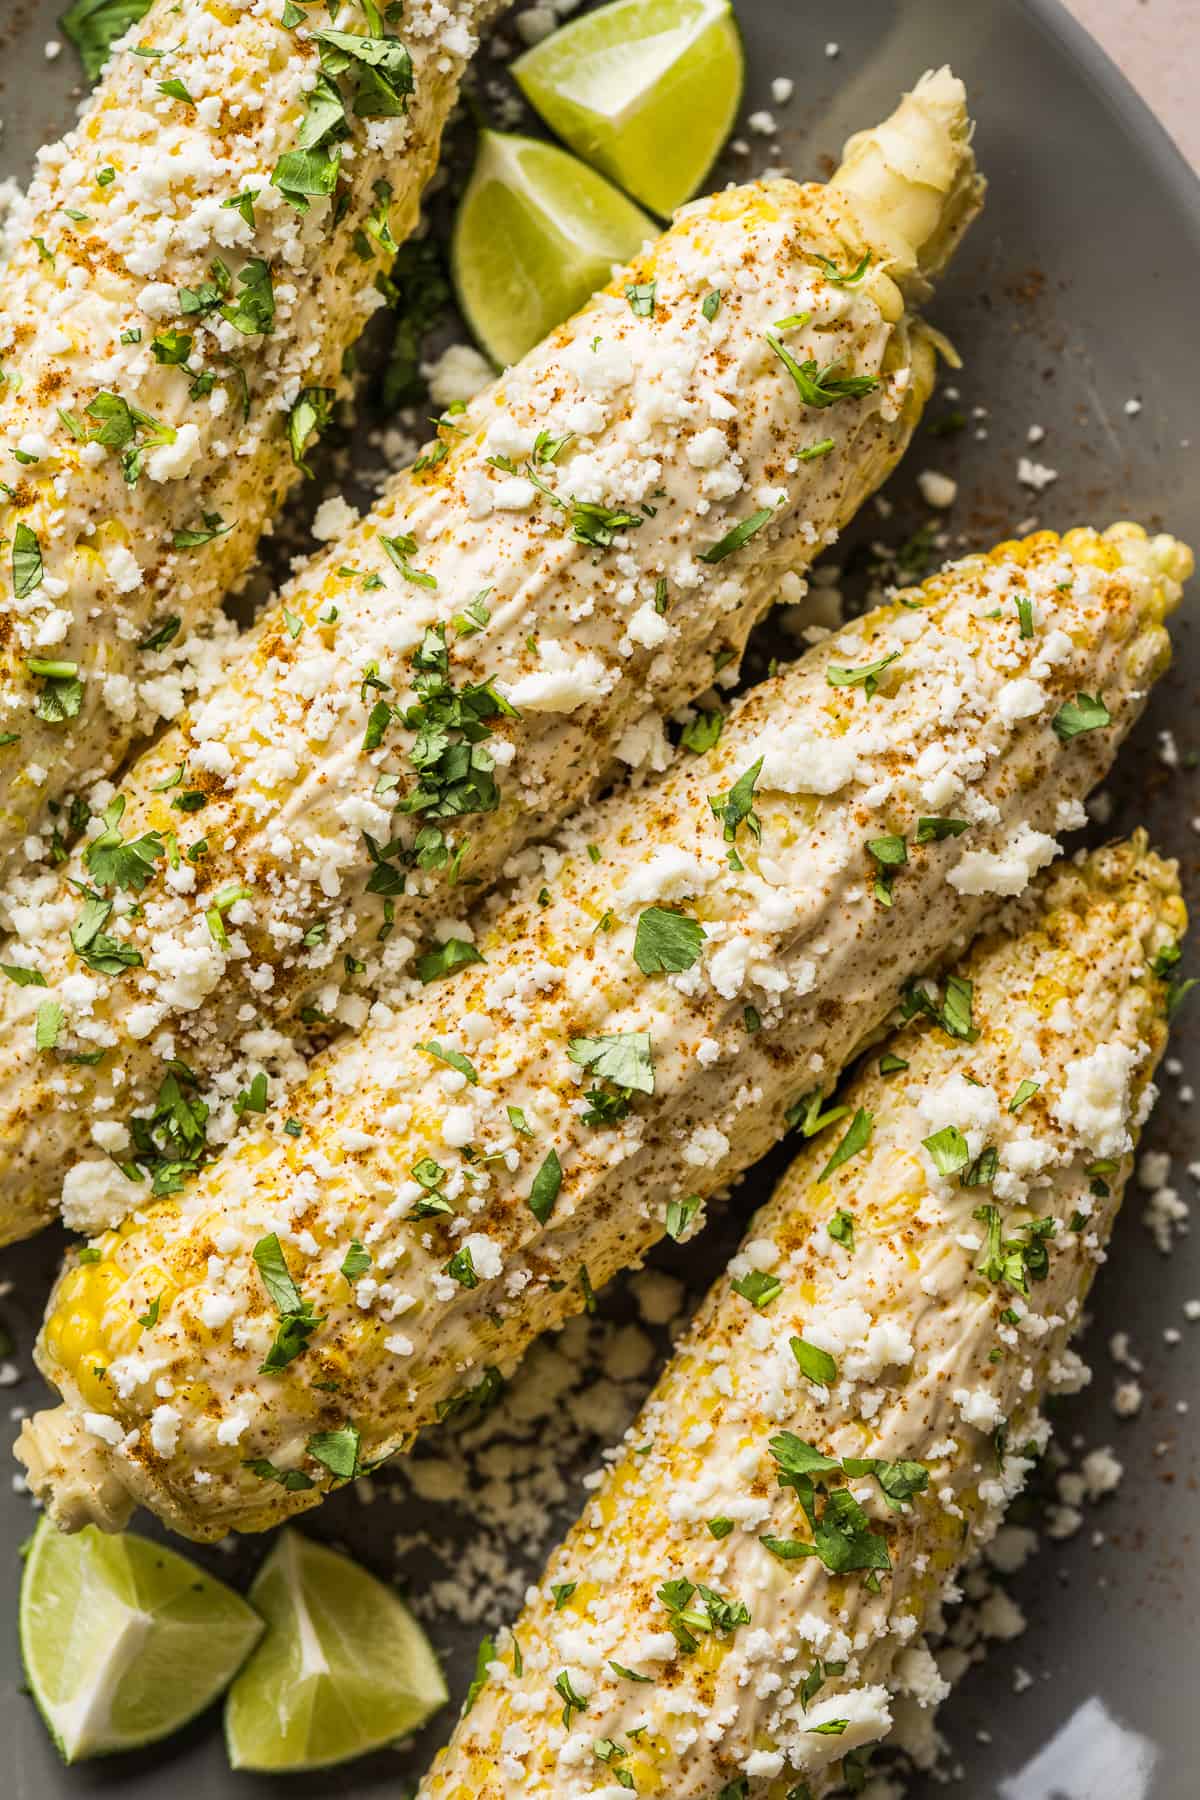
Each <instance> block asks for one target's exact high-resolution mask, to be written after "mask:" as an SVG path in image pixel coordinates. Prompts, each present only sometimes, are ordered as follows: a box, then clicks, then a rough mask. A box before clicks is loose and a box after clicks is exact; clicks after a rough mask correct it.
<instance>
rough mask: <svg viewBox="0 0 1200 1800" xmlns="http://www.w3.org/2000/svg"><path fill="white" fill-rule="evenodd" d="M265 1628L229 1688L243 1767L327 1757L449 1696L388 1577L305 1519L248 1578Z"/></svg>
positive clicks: (294, 1765)
mask: <svg viewBox="0 0 1200 1800" xmlns="http://www.w3.org/2000/svg"><path fill="white" fill-rule="evenodd" d="M250 1599H251V1601H252V1602H253V1604H254V1606H255V1607H256V1608H257V1610H258V1611H259V1612H260V1613H261V1614H262V1616H263V1618H264V1619H265V1620H266V1621H267V1632H266V1636H265V1637H264V1638H263V1640H262V1642H261V1643H260V1644H259V1646H258V1649H257V1650H256V1651H255V1653H254V1655H253V1656H252V1657H251V1658H250V1660H249V1662H248V1663H247V1664H246V1666H245V1668H244V1669H243V1670H242V1672H241V1674H240V1675H239V1676H238V1678H237V1680H236V1681H235V1682H234V1684H233V1686H232V1688H231V1689H230V1691H229V1698H228V1700H227V1701H226V1703H225V1738H226V1743H227V1745H228V1748H229V1760H230V1762H231V1763H232V1764H233V1766H234V1768H235V1769H262V1770H298V1769H323V1768H327V1767H328V1766H329V1765H330V1764H331V1763H340V1762H348V1761H349V1760H350V1758H351V1757H353V1756H364V1755H366V1753H367V1752H368V1751H369V1750H378V1749H380V1748H381V1747H382V1746H383V1745H385V1744H390V1743H392V1742H394V1741H395V1739H396V1738H400V1737H406V1736H407V1735H408V1734H409V1733H410V1732H413V1731H415V1730H416V1729H417V1727H418V1726H420V1725H423V1724H424V1723H425V1720H426V1719H427V1718H429V1716H430V1714H431V1713H433V1712H436V1710H437V1708H438V1707H439V1706H442V1705H444V1704H445V1701H446V1697H447V1696H446V1684H445V1682H444V1680H443V1679H442V1671H441V1669H440V1667H439V1666H438V1661H437V1658H436V1657H435V1655H434V1653H433V1651H432V1649H431V1648H430V1645H429V1641H428V1639H427V1638H426V1636H425V1634H424V1632H423V1631H422V1630H421V1628H420V1626H419V1625H418V1624H417V1622H416V1620H415V1619H414V1618H413V1616H412V1614H411V1613H410V1612H409V1610H408V1608H407V1607H406V1606H405V1605H404V1603H403V1601H402V1600H401V1599H400V1598H399V1596H398V1595H397V1594H395V1593H394V1592H393V1591H392V1589H391V1588H389V1587H385V1586H384V1584H383V1583H382V1582H380V1581H376V1579H375V1577H374V1576H373V1575H369V1574H368V1573H367V1571H366V1570H365V1569H360V1568H359V1566H358V1564H357V1563H353V1562H351V1561H350V1559H349V1558H348V1557H345V1556H339V1555H338V1553H337V1552H336V1551H335V1550H327V1549H325V1547H324V1546H323V1545H321V1544H316V1543H314V1542H313V1541H312V1539H311V1538H306V1537H302V1536H301V1535H300V1533H299V1532H297V1531H285V1532H283V1533H282V1534H281V1536H280V1537H279V1539H278V1540H277V1542H276V1544H275V1546H274V1548H273V1549H272V1551H271V1553H270V1555H269V1556H268V1557H267V1560H266V1562H265V1563H264V1564H263V1566H262V1568H261V1569H260V1570H259V1572H258V1575H257V1576H256V1578H255V1581H254V1585H253V1587H252V1588H251V1589H250Z"/></svg>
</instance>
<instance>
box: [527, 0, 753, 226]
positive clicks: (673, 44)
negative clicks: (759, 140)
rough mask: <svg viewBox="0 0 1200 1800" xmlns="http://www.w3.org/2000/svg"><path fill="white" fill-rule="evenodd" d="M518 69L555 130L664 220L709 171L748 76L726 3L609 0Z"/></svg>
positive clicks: (531, 98) (531, 52)
mask: <svg viewBox="0 0 1200 1800" xmlns="http://www.w3.org/2000/svg"><path fill="white" fill-rule="evenodd" d="M512 70H513V74H514V75H515V77H516V79H517V82H518V83H519V85H520V87H521V91H522V92H523V93H524V95H525V98H526V99H527V100H528V101H529V104H530V105H531V106H532V107H533V108H534V109H535V111H536V112H538V113H540V114H541V116H542V118H543V119H544V120H545V121H546V123H547V125H549V126H550V128H551V130H552V131H556V132H557V133H558V135H559V137H561V138H562V139H563V140H564V141H565V142H566V143H568V144H570V146H571V148H572V150H574V151H575V152H576V154H577V155H579V156H582V157H583V158H584V159H585V161H587V162H589V163H591V164H592V165H593V166H594V167H595V168H597V169H601V170H602V171H603V172H604V174H605V175H607V176H609V177H610V178H611V179H612V180H613V181H615V182H617V183H618V185H619V186H620V187H623V188H624V189H625V191H626V193H628V194H632V195H633V197H634V198H635V199H636V200H640V201H641V202H642V204H643V205H644V206H648V207H650V208H651V210H652V211H654V212H656V213H660V214H662V215H663V216H664V217H665V216H666V215H667V214H669V213H672V212H674V210H675V208H676V207H677V206H682V204H683V202H684V201H685V200H688V199H690V198H691V196H692V195H693V194H694V193H695V192H696V191H697V189H698V188H699V186H700V183H701V182H702V181H703V180H704V177H705V176H706V175H707V174H708V171H709V170H710V169H711V168H712V165H713V163H714V162H715V160H716V158H717V155H718V152H719V151H720V149H721V145H722V144H723V143H724V141H725V139H726V137H727V136H728V135H729V132H730V131H731V130H732V128H733V122H734V119H735V118H736V117H737V109H738V106H739V105H740V103H741V98H742V86H743V81H744V76H745V65H744V61H743V57H742V41H741V37H740V36H739V33H738V28H737V25H736V24H735V22H734V17H733V12H732V9H731V7H730V5H729V0H614V4H613V5H610V6H601V7H599V8H597V10H596V11H595V12H589V13H584V14H583V15H582V16H581V17H579V18H577V19H574V20H572V22H571V23H570V24H569V25H564V26H563V28H562V30H561V31H556V32H553V33H552V34H551V35H550V36H549V37H547V38H543V40H542V42H541V43H540V44H535V45H534V47H533V48H532V49H531V50H527V51H526V52H525V54H524V55H523V56H520V57H518V58H517V60H516V62H515V63H514V64H513V65H512Z"/></svg>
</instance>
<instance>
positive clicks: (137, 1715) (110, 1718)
mask: <svg viewBox="0 0 1200 1800" xmlns="http://www.w3.org/2000/svg"><path fill="white" fill-rule="evenodd" d="M262 1628H263V1627H262V1621H261V1619H259V1618H258V1616H257V1614H256V1613H254V1612H253V1611H252V1609H251V1608H250V1607H249V1606H247V1605H246V1602H245V1601H244V1600H242V1599H239V1597H238V1596H237V1594H235V1593H233V1592H232V1590H231V1589H230V1588H227V1587H226V1586H225V1585H224V1583H223V1582H220V1581H217V1580H215V1579H214V1578H213V1576H211V1575H208V1574H206V1573H205V1572H204V1570H203V1569H201V1568H198V1567H197V1565H196V1564H195V1563H192V1562H189V1561H188V1560H187V1559H186V1558H185V1557H182V1556H179V1555H177V1554H176V1553H175V1551H173V1550H164V1549H163V1548H162V1546H161V1545H160V1544H153V1543H151V1542H150V1540H149V1539H148V1538H143V1537H135V1536H134V1534H133V1533H132V1532H124V1533H122V1534H120V1535H118V1536H107V1535H106V1534H105V1533H104V1532H101V1531H97V1529H96V1527H95V1526H94V1525H89V1526H88V1527H87V1529H86V1530H85V1531H81V1532H79V1533H78V1535H77V1536H75V1537H65V1536H64V1535H63V1534H62V1533H61V1532H60V1531H57V1530H56V1529H55V1527H54V1526H53V1525H51V1524H50V1523H49V1521H48V1520H46V1519H43V1520H42V1522H41V1523H40V1524H39V1526H38V1528H37V1531H36V1532H35V1534H34V1538H33V1542H32V1544H31V1545H30V1548H29V1554H28V1558H27V1560H26V1563H25V1572H24V1575H23V1577H22V1581H21V1608H20V1632H21V1655H22V1657H23V1658H24V1662H25V1671H26V1674H27V1676H28V1678H29V1686H30V1688H31V1690H32V1692H33V1697H34V1699H35V1700H36V1701H37V1704H38V1708H39V1710H40V1711H41V1714H42V1717H43V1718H44V1719H45V1721H46V1724H47V1726H48V1727H49V1729H50V1733H51V1736H52V1737H53V1738H54V1741H55V1743H56V1744H57V1745H58V1747H59V1749H60V1750H61V1751H62V1754H63V1756H64V1757H65V1758H66V1760H67V1762H80V1761H82V1759H83V1758H84V1757H88V1756H107V1755H110V1754H111V1753H113V1752H114V1751H117V1750H133V1749H136V1748H137V1747H138V1746H139V1745H142V1744H152V1743H154V1742H155V1741H156V1740H157V1739H159V1738H163V1737H166V1736H167V1735H168V1734H169V1733H170V1732H172V1731H177V1730H178V1729H179V1727H180V1726H181V1725H185V1724H186V1723H187V1721H188V1720H189V1719H191V1718H194V1717H195V1715H196V1714H197V1713H199V1712H203V1710H204V1708H205V1707H206V1706H208V1705H209V1704H210V1702H211V1701H213V1700H215V1699H216V1697H217V1695H218V1694H219V1693H220V1692H221V1690H222V1688H224V1687H226V1686H227V1685H228V1683H229V1682H230V1681H231V1680H232V1679H233V1676H234V1675H235V1674H236V1673H237V1671H238V1669H239V1668H240V1667H241V1665H242V1663H243V1662H244V1661H245V1658H246V1656H247V1655H248V1653H249V1652H250V1650H251V1649H252V1648H253V1646H254V1644H255V1643H256V1642H257V1640H258V1637H259V1636H260V1634H261V1632H262Z"/></svg>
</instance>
